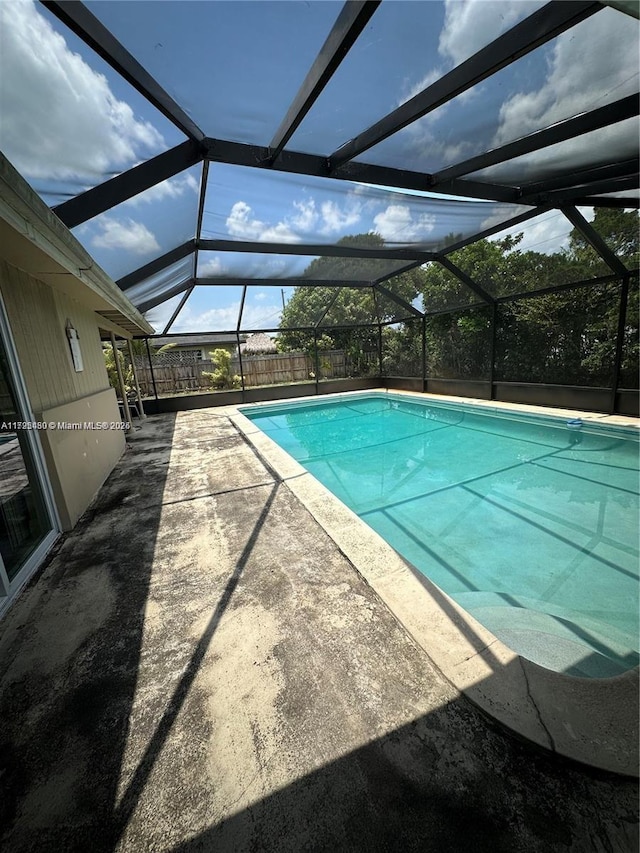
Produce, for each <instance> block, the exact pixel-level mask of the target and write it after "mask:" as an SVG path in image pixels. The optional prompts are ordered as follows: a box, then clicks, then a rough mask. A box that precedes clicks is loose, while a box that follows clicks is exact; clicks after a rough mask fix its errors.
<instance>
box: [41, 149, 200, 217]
mask: <svg viewBox="0 0 640 853" xmlns="http://www.w3.org/2000/svg"><path fill="white" fill-rule="evenodd" d="M203 156H204V150H203V148H202V146H201V145H199V144H198V143H197V142H194V141H193V140H191V139H188V140H187V141H186V142H183V143H182V144H181V145H176V147H175V148H171V149H170V150H169V151H165V152H164V154H159V155H158V156H157V157H153V158H152V159H151V160H147V161H146V162H145V163H140V165H139V166H134V167H133V168H132V169H129V170H128V171H126V172H122V174H121V175H116V176H115V178H111V179H110V180H108V181H105V182H104V183H102V184H99V185H98V186H97V187H93V188H92V189H90V190H87V191H86V192H83V193H81V194H80V195H77V196H75V198H71V199H69V200H68V201H64V202H62V204H58V205H56V207H53V208H52V210H53V212H54V213H55V215H56V216H57V217H58V219H60V220H61V221H62V222H64V224H65V225H66V226H67V228H75V226H76V225H81V224H82V223H83V222H86V221H87V220H88V219H93V217H94V216H98V214H99V213H104V212H105V210H110V209H111V208H112V207H115V206H116V205H117V204H122V202H123V201H127V199H129V198H132V197H133V196H135V195H138V194H139V193H141V192H144V191H145V190H148V189H149V188H150V187H153V186H155V185H156V184H159V183H160V182H161V181H165V180H167V179H168V178H172V177H173V176H174V175H177V174H178V173H179V172H182V171H184V170H185V169H188V168H189V167H190V166H195V164H196V163H199V162H200V161H201V160H202V158H203Z"/></svg>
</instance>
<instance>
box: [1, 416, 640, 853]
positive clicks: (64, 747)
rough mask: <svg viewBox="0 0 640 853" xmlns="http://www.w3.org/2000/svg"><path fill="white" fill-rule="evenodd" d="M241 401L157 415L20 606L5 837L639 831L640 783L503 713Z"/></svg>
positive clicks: (52, 845)
mask: <svg viewBox="0 0 640 853" xmlns="http://www.w3.org/2000/svg"><path fill="white" fill-rule="evenodd" d="M230 414H231V412H230V411H227V410H219V409H204V410H198V411H192V412H184V413H180V414H178V415H159V416H155V417H152V418H149V419H148V421H147V422H145V423H144V425H143V427H142V429H141V430H140V431H137V432H136V433H135V434H134V435H133V436H132V437H131V440H130V442H129V445H128V448H127V451H126V453H125V455H124V457H123V458H122V460H121V461H120V463H119V464H118V466H117V467H116V469H115V470H114V472H113V474H112V475H111V477H110V478H109V480H108V481H107V483H106V484H105V486H104V487H103V488H102V490H101V491H100V493H99V495H98V497H97V499H96V500H95V501H94V503H93V504H92V506H91V508H90V510H89V511H88V512H87V513H86V514H85V516H84V517H83V518H82V519H81V521H80V522H79V524H78V526H77V527H76V528H75V529H74V530H73V531H72V532H71V533H70V534H68V535H66V536H65V537H64V538H63V539H62V540H61V543H60V545H59V547H58V548H57V551H56V552H55V553H54V555H53V556H52V558H51V560H50V561H49V563H48V565H47V566H46V567H45V568H44V569H43V570H42V571H41V572H40V573H39V575H38V576H37V577H36V578H35V579H34V581H33V582H32V583H31V584H30V585H29V587H28V588H27V589H25V590H24V591H23V593H22V594H21V595H20V597H19V598H18V599H17V600H16V601H15V603H14V604H13V606H12V607H11V608H10V610H9V611H8V613H7V614H6V616H5V618H4V619H3V621H2V622H0V714H1V718H2V721H3V724H2V731H1V733H0V794H1V796H0V808H1V813H0V833H1V839H2V841H1V844H2V849H3V850H6V851H8V853H22V851H36V850H37V851H38V853H42V851H56V853H59V851H64V853H71V852H72V851H78V853H80V851H82V853H85V851H88V850H90V851H92V853H93V851H103V850H104V851H107V850H109V851H112V850H113V851H127V853H128V852H129V851H131V853H139V851H140V853H142V851H151V850H153V851H161V852H162V853H164V851H167V853H169V851H171V853H178V851H180V853H183V852H184V853H191V851H194V853H195V851H215V853H227V851H229V853H236V851H238V853H239V851H255V850H260V851H273V853H276V851H277V853H281V852H282V853H286V852H287V851H292V853H294V851H295V853H299V851H302V850H315V851H325V850H326V851H332V853H333V851H354V853H359V851H364V850H366V851H402V853H404V851H421V853H425V851H426V853H430V851H434V853H435V851H437V853H447V851H451V853H459V851H463V850H469V849H472V850H474V851H480V853H482V851H487V853H488V851H491V853H538V851H539V853H548V851H567V850H572V851H579V853H582V851H604V850H609V851H620V853H632V851H636V850H637V844H638V837H637V797H638V786H637V784H636V783H635V782H634V781H633V780H631V779H628V778H624V777H621V776H614V775H611V774H608V773H604V772H601V771H594V770H590V769H588V768H585V767H584V766H582V765H579V764H576V763H573V762H569V761H567V760H565V759H562V758H559V757H558V756H556V755H552V754H551V753H550V752H546V751H543V750H540V749H538V748H536V747H533V746H531V745H529V744H527V743H524V742H521V741H519V740H517V739H515V738H513V737H511V736H509V735H507V734H506V733H505V732H504V731H503V730H502V729H500V728H499V727H496V726H494V725H493V724H492V723H491V722H490V721H488V720H487V718H486V717H485V715H484V714H482V713H481V712H480V711H479V710H478V709H477V708H476V707H475V706H474V705H473V704H472V703H470V702H469V701H468V700H467V698H466V697H465V696H464V695H462V694H461V692H460V691H459V690H458V689H456V688H455V687H454V686H453V685H452V684H451V683H450V682H449V681H448V680H447V679H446V678H445V677H444V676H443V674H442V673H441V672H440V670H439V669H438V668H437V667H436V666H435V665H434V663H433V661H432V659H431V656H430V655H429V654H428V653H427V652H426V651H425V650H424V648H423V647H422V646H421V644H419V643H417V642H416V641H415V640H414V639H413V637H412V636H410V634H409V633H408V632H407V630H405V628H404V627H403V626H402V625H401V624H400V622H399V621H398V619H397V618H396V616H395V615H394V614H393V613H392V612H391V611H390V610H389V608H388V607H387V606H386V605H385V603H384V602H383V601H382V600H381V598H380V597H379V595H378V594H377V593H376V592H375V590H374V589H373V588H372V587H371V586H370V585H369V584H368V583H367V582H366V581H365V580H364V578H363V577H362V576H361V574H360V573H359V572H358V571H357V570H356V568H355V567H354V565H353V564H352V563H351V562H350V560H349V559H348V557H347V556H345V554H344V553H343V552H342V550H341V549H340V548H339V547H338V546H337V545H336V544H335V542H334V541H333V539H332V538H331V537H330V536H329V535H328V534H327V533H326V531H325V530H324V529H323V528H322V527H321V526H320V525H319V524H318V523H317V521H316V520H315V519H314V517H313V516H312V515H311V513H310V512H309V511H308V510H307V509H306V508H305V507H304V506H303V505H302V503H301V502H300V500H299V499H298V497H297V496H296V494H295V493H294V490H293V487H294V483H295V482H296V481H295V480H291V479H288V480H286V481H285V480H284V479H283V478H282V476H281V475H280V474H278V473H277V471H276V470H275V469H274V468H273V467H272V466H271V464H270V463H268V462H266V460H265V459H261V458H260V456H259V455H258V454H257V453H256V452H255V449H254V448H253V447H252V446H251V445H250V444H249V443H248V442H247V441H246V440H245V439H244V438H243V436H242V435H241V434H240V433H239V432H238V431H237V429H236V427H235V426H234V424H233V423H232V420H231V419H230V417H229V415H230ZM302 479H303V478H300V483H301V482H302ZM345 535H348V531H345ZM495 677H496V674H495V672H494V674H493V675H491V676H489V677H488V678H487V679H485V682H484V683H485V687H486V688H487V689H489V687H490V683H491V680H492V679H493V678H495Z"/></svg>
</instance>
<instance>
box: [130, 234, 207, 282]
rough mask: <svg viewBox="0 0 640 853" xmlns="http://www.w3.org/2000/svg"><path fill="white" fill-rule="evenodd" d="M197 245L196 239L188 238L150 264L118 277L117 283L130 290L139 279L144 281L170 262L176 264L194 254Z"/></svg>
mask: <svg viewBox="0 0 640 853" xmlns="http://www.w3.org/2000/svg"><path fill="white" fill-rule="evenodd" d="M195 247H196V241H195V240H187V242H186V243H183V244H182V245H181V246H176V248H175V249H171V250H170V251H169V252H166V253H165V254H164V255H160V257H159V258H155V259H154V260H153V261H149V263H148V264H144V266H142V267H138V269H137V270H134V271H133V272H130V273H129V274H128V275H125V276H123V277H122V278H120V279H118V281H117V282H116V284H117V285H118V287H119V288H120V290H128V289H129V288H130V287H133V285H134V284H137V283H138V282H139V281H143V280H144V279H145V278H148V277H149V276H150V275H155V274H156V273H157V272H160V271H161V270H163V269H164V268H165V267H168V266H169V265H170V264H174V263H175V262H176V261H180V260H182V258H186V257H187V255H191V254H193V252H194V251H195Z"/></svg>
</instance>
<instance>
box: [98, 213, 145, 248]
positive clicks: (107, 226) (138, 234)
mask: <svg viewBox="0 0 640 853" xmlns="http://www.w3.org/2000/svg"><path fill="white" fill-rule="evenodd" d="M100 229H101V230H100V233H99V234H96V235H95V237H93V238H92V240H91V245H92V246H95V247H96V248H102V249H124V250H125V251H126V252H133V253H134V254H135V255H143V254H145V253H146V252H155V251H159V250H160V245H159V243H158V241H157V240H156V238H155V237H154V235H153V234H152V233H151V231H149V229H148V228H147V227H146V226H145V225H143V224H142V223H141V222H134V220H133V219H126V220H119V219H112V218H111V217H108V216H103V217H102V219H101V220H100Z"/></svg>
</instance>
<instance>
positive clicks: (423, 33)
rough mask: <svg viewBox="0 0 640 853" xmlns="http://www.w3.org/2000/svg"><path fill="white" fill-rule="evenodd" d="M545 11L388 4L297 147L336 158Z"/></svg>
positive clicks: (530, 6) (528, 5)
mask: <svg viewBox="0 0 640 853" xmlns="http://www.w3.org/2000/svg"><path fill="white" fill-rule="evenodd" d="M541 5H543V3H542V2H521V3H510V4H508V7H506V6H505V4H504V3H494V2H483V3H478V4H467V3H448V4H445V3H444V2H441V0H434V2H423V3H416V2H404V0H398V2H383V3H382V4H381V6H380V7H379V8H378V10H377V11H376V13H375V14H374V16H373V18H372V19H371V21H370V22H369V24H368V26H367V27H365V29H364V31H363V32H362V34H361V35H360V37H359V38H358V40H357V41H356V43H355V44H354V46H353V47H352V48H351V50H350V51H349V54H348V56H347V57H346V59H345V60H344V61H343V63H342V65H341V66H340V68H339V69H338V71H337V72H336V74H335V75H334V76H333V78H332V79H331V81H330V82H329V84H328V86H327V87H326V88H325V90H324V92H323V93H322V95H321V96H320V98H319V99H318V100H317V102H316V104H315V105H314V106H313V108H312V109H311V110H310V112H309V114H308V115H307V117H306V118H305V119H304V121H303V122H302V124H301V125H300V127H299V128H298V130H297V131H296V133H295V134H294V136H293V137H292V139H291V142H290V145H289V147H290V148H291V149H292V150H294V151H305V152H309V153H312V154H330V153H331V152H332V151H334V150H335V149H337V148H339V147H340V146H341V145H342V144H343V143H344V142H346V141H347V140H349V139H352V138H353V137H354V136H356V135H357V134H358V133H360V132H361V131H363V130H364V129H365V128H366V127H369V126H370V125H371V124H373V123H374V122H376V121H378V120H379V119H381V118H382V117H383V116H384V115H386V114H387V113H388V112H391V110H394V109H396V107H398V106H400V104H402V103H403V102H404V101H406V100H408V99H409V98H410V97H411V96H413V95H414V94H416V92H418V91H420V90H421V89H422V88H424V87H425V86H426V85H428V83H430V82H433V81H434V80H435V79H437V78H438V77H440V76H442V75H443V74H444V73H446V72H447V71H449V70H451V69H452V68H453V67H454V66H455V65H458V64H459V63H460V62H462V61H464V60H465V59H467V58H468V57H469V56H471V54H473V53H475V52H476V51H477V50H479V49H480V48H482V47H484V46H486V45H487V44H488V43H489V42H491V41H492V40H493V39H494V38H496V37H497V36H498V35H499V34H500V33H501V32H504V31H505V30H507V29H509V27H511V26H513V25H514V24H516V23H517V22H518V21H519V20H522V19H523V18H525V17H526V16H527V15H528V14H530V13H531V12H533V11H534V10H535V9H536V8H538V7H539V6H541ZM363 159H367V160H369V162H372V161H371V160H370V158H363ZM373 162H375V158H374V160H373ZM401 167H402V168H405V169H406V168H413V165H412V163H410V162H408V161H405V162H403V163H402V166H401Z"/></svg>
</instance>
